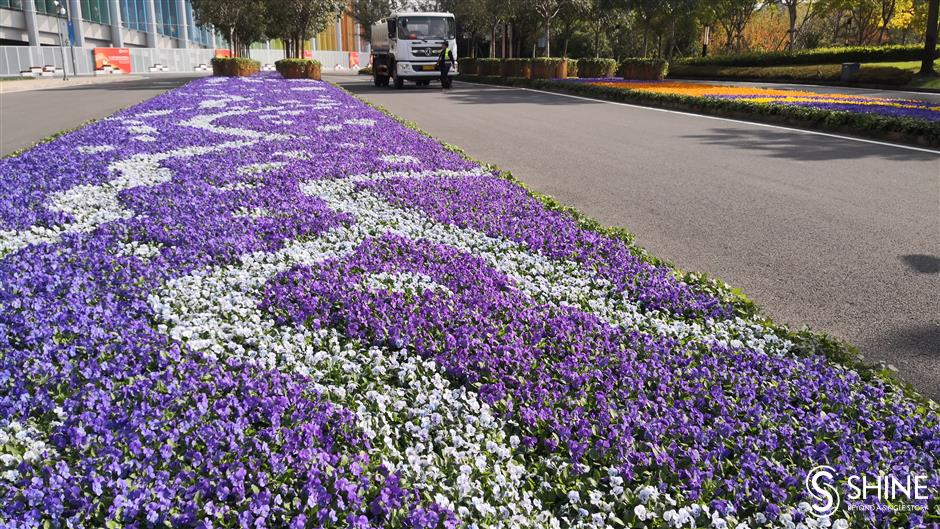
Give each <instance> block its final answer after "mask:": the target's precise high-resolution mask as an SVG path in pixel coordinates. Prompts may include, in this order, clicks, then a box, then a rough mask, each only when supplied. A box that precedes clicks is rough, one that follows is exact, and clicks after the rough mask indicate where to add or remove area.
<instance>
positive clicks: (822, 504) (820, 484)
mask: <svg viewBox="0 0 940 529" xmlns="http://www.w3.org/2000/svg"><path fill="white" fill-rule="evenodd" d="M804 483H805V485H806V492H808V493H809V495H810V496H811V497H812V498H813V500H815V503H812V504H811V507H812V511H811V512H812V513H813V514H814V515H815V516H832V515H833V514H835V512H836V510H837V509H838V508H839V502H840V498H839V491H838V489H836V487H835V469H834V468H832V467H830V466H826V465H821V466H818V467H816V468H814V469H812V470H810V471H809V473H808V474H806V481H805V482H804Z"/></svg>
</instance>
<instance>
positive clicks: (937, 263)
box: [901, 254, 940, 344]
mask: <svg viewBox="0 0 940 529" xmlns="http://www.w3.org/2000/svg"><path fill="white" fill-rule="evenodd" d="M901 260H902V261H904V264H906V265H907V266H908V267H909V268H910V269H911V270H913V271H915V272H917V273H919V274H940V257H937V256H936V255H923V254H911V255H902V256H901ZM937 343H938V344H940V341H937Z"/></svg>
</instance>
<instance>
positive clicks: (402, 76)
mask: <svg viewBox="0 0 940 529" xmlns="http://www.w3.org/2000/svg"><path fill="white" fill-rule="evenodd" d="M444 46H448V47H449V48H450V51H451V52H452V53H453V54H454V58H456V57H457V24H456V22H455V21H454V15H453V14H451V13H427V12H414V13H411V12H408V13H406V12H399V13H393V14H392V15H391V16H389V17H388V18H386V19H384V20H380V21H379V22H378V23H377V24H375V25H374V26H372V80H373V82H375V86H388V85H389V81H391V82H392V84H393V85H394V86H395V88H401V87H402V86H404V84H405V81H414V82H416V83H417V84H419V85H428V84H430V83H431V81H436V80H438V79H441V73H440V68H439V67H438V56H439V55H440V53H441V50H442V49H443V47H444ZM456 74H457V65H456V64H454V66H453V67H452V68H451V69H450V72H448V76H447V77H446V78H444V79H442V82H443V83H444V85H445V86H444V87H445V88H447V87H449V86H450V82H451V77H453V76H454V75H456Z"/></svg>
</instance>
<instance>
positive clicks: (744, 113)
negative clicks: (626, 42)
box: [473, 76, 940, 147]
mask: <svg viewBox="0 0 940 529" xmlns="http://www.w3.org/2000/svg"><path fill="white" fill-rule="evenodd" d="M473 80H474V81H475V82H480V83H490V84H500V85H509V86H519V87H526V88H535V89H539V90H546V91H550V92H561V93H570V94H576V95H582V96H587V97H594V98H597V99H604V100H608V101H618V102H625V103H635V104H640V105H647V106H652V107H658V108H667V109H670V110H680V111H686V112H697V113H701V114H707V115H714V116H721V117H729V118H735V119H743V120H750V121H757V122H765V123H775V124H781V125H789V126H795V127H802V128H808V129H813V130H826V131H831V132H840V133H846V134H855V135H859V136H865V137H869V138H876V139H882V140H890V141H897V142H902V143H908V144H914V145H925V146H931V147H940V123H937V122H932V121H924V120H919V119H913V118H899V117H891V116H879V115H877V114H861V113H854V112H837V111H830V110H822V109H818V108H806V107H797V106H785V105H758V104H754V103H748V102H746V101H735V100H732V99H719V98H705V97H694V96H687V95H678V94H660V93H655V92H645V91H640V90H624V89H621V88H614V87H608V86H597V85H592V84H588V83H573V82H559V81H555V80H543V79H533V80H528V79H506V78H503V77H487V76H477V77H474V78H473Z"/></svg>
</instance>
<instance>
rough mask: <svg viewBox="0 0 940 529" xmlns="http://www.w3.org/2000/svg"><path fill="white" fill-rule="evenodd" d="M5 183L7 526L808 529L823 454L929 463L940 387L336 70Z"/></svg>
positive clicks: (874, 514) (204, 110) (105, 132)
mask: <svg viewBox="0 0 940 529" xmlns="http://www.w3.org/2000/svg"><path fill="white" fill-rule="evenodd" d="M0 181H2V186H0V527H44V526H45V527H115V526H131V527H155V526H172V527H204V528H209V527H255V528H261V527H291V528H301V527H357V528H372V527H410V528H421V529H438V528H446V529H454V528H456V527H463V526H467V527H474V526H475V527H481V528H482V527H507V528H509V527H583V528H586V527H598V526H605V525H609V526H618V524H619V525H621V526H622V525H635V526H639V525H640V524H646V525H648V526H651V527H680V526H681V527H690V526H692V524H697V525H696V526H702V525H703V524H712V525H715V526H721V524H728V523H733V526H734V525H737V524H738V523H743V524H744V525H745V526H748V525H753V526H767V525H768V524H771V525H773V526H787V524H788V523H794V524H796V523H801V522H803V521H805V522H806V523H807V525H808V526H810V524H811V522H810V520H811V518H810V516H811V515H810V514H808V513H807V512H806V510H805V509H802V508H798V507H797V506H798V505H801V504H802V502H808V501H812V498H810V497H809V496H808V494H807V491H806V490H805V488H804V487H803V480H804V478H805V477H806V475H807V472H808V471H809V470H810V469H812V468H813V467H816V466H818V465H828V466H831V467H833V468H834V469H835V470H836V471H837V472H838V473H840V474H843V475H847V474H854V473H857V474H865V475H880V474H885V473H895V474H898V475H905V474H907V473H915V474H926V475H928V477H929V479H928V484H929V486H930V487H932V490H934V491H936V488H937V487H938V486H940V473H938V472H937V468H938V467H940V465H938V457H937V454H938V453H940V425H938V418H937V415H936V413H935V412H934V411H932V410H927V409H923V408H922V407H919V405H918V403H917V402H915V401H913V400H911V399H909V398H907V397H905V396H904V395H903V394H901V393H900V392H899V391H898V390H896V389H894V388H893V387H891V386H887V385H884V384H882V383H879V382H873V381H865V380H863V379H862V378H861V377H860V376H859V375H858V374H857V373H855V372H852V371H850V370H846V369H844V368H842V367H839V366H834V365H831V364H830V363H828V362H827V361H825V359H824V358H822V357H821V356H806V355H797V354H796V353H794V352H793V351H792V347H791V345H792V344H789V342H787V341H786V340H785V339H783V338H781V337H780V336H778V335H777V334H776V333H775V332H774V331H773V330H772V329H769V328H767V327H765V326H763V325H762V324H761V323H760V322H752V321H745V320H742V319H740V318H737V317H736V316H735V314H734V312H733V310H732V308H731V307H729V306H728V305H727V304H726V303H724V302H723V301H721V300H720V299H718V298H717V297H716V296H715V295H714V294H711V293H707V292H703V291H701V290H700V289H699V288H697V287H695V286H692V285H689V284H686V283H684V282H682V281H681V280H680V279H679V278H678V277H677V275H676V274H675V273H674V272H673V271H672V270H670V269H669V268H666V267H663V266H656V265H652V264H650V263H648V262H647V261H645V260H643V259H642V258H641V257H639V255H640V254H639V252H638V251H637V249H636V248H633V247H631V246H630V245H629V244H628V243H626V242H624V241H622V240H617V239H613V238H609V237H607V236H603V235H600V234H598V233H596V232H593V231H590V230H587V229H584V228H582V227H581V226H579V225H578V223H577V222H576V221H574V220H572V219H571V218H569V217H568V216H567V215H565V214H562V213H559V212H555V211H551V210H549V209H547V208H546V207H545V206H544V205H542V204H541V203H540V202H538V201H537V200H535V199H534V198H532V197H531V196H529V195H528V194H527V193H526V192H525V191H524V190H523V189H522V188H520V187H518V186H516V185H515V184H513V183H511V182H508V181H506V180H504V179H502V178H500V177H498V176H496V175H493V174H488V173H486V172H485V171H482V170H481V169H480V168H479V167H477V166H475V165H474V164H473V163H471V162H468V161H466V160H464V159H462V158H461V157H459V156H458V155H456V154H454V153H453V152H450V151H449V150H447V149H445V148H444V147H443V146H441V145H440V144H438V143H437V142H435V141H433V140H432V139H430V138H427V137H425V136H423V135H421V134H419V133H417V132H415V131H412V130H409V129H407V128H406V127H404V126H402V125H401V124H399V123H397V122H395V121H394V120H392V119H391V118H389V117H387V116H385V115H383V114H381V113H380V112H378V111H376V110H374V109H371V108H369V107H367V106H366V105H364V104H362V103H361V102H359V101H357V100H356V99H355V98H353V97H352V96H350V95H348V94H345V93H343V92H342V91H341V90H339V89H337V88H335V87H332V86H330V85H328V84H326V83H321V82H313V81H285V80H282V79H280V78H279V77H277V76H270V75H260V76H255V77H251V78H246V79H221V78H212V79H204V80H199V81H194V82H192V83H190V84H188V85H186V86H185V87H182V88H180V89H177V90H174V91H171V92H169V93H167V94H164V95H162V96H159V97H157V98H154V99H152V100H150V101H148V102H146V103H143V104H141V105H137V106H135V107H132V108H129V109H127V110H124V111H122V112H119V113H117V114H115V115H114V116H112V117H110V118H108V119H106V120H103V121H101V122H98V123H96V124H93V125H90V126H88V127H86V128H83V129H81V130H78V131H75V132H73V133H70V134H67V135H65V136H63V137H62V138H59V139H57V140H56V141H53V142H50V143H47V144H43V145H40V146H38V147H36V148H34V149H32V150H30V151H28V152H26V153H24V154H22V155H20V156H17V157H14V158H8V159H4V160H0ZM415 387H420V388H423V389H422V392H421V393H420V394H417V395H415V394H412V393H409V391H413V388H415ZM406 399H411V400H410V401H407V400H406ZM428 454H430V455H428ZM665 498H668V501H667V500H666V499H665ZM932 501H933V503H932V504H930V505H926V504H925V502H923V501H919V502H915V503H916V504H917V505H918V506H919V507H924V506H928V507H933V506H935V500H932ZM876 503H877V505H879V506H883V502H876ZM842 514H843V515H844V517H845V518H849V519H850V520H852V523H856V524H869V525H870V524H880V525H881V526H889V525H892V524H893V525H904V526H911V527H916V526H918V524H920V523H921V522H922V521H923V511H920V510H915V511H914V512H912V513H890V512H886V511H883V510H877V509H876V510H872V511H867V512H865V513H858V514H852V515H845V514H844V513H842ZM729 520H731V521H733V522H729ZM843 521H844V520H843Z"/></svg>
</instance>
